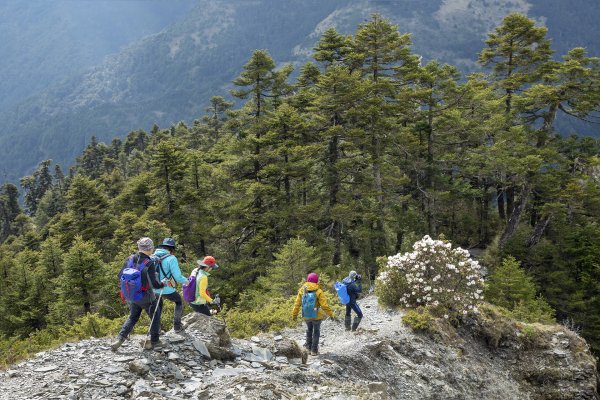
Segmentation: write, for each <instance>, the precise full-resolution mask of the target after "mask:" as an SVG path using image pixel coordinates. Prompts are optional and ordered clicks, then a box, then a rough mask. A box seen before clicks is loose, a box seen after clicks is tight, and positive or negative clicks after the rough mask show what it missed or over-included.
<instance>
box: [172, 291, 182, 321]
mask: <svg viewBox="0 0 600 400" xmlns="http://www.w3.org/2000/svg"><path fill="white" fill-rule="evenodd" d="M169 300H171V301H173V302H174V303H175V312H174V314H173V327H174V328H175V329H181V317H182V316H183V300H182V299H181V295H180V294H179V293H178V292H175V293H171V294H170V295H169Z"/></svg>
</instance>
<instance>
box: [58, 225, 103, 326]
mask: <svg viewBox="0 0 600 400" xmlns="http://www.w3.org/2000/svg"><path fill="white" fill-rule="evenodd" d="M106 278H107V277H106V276H105V272H104V265H103V263H102V260H101V258H100V254H99V253H98V251H97V250H96V248H95V246H94V245H93V243H91V242H88V241H85V240H83V238H82V237H81V236H77V237H76V238H75V241H74V242H73V245H72V246H71V248H70V249H69V251H68V252H67V253H66V254H65V255H64V264H63V273H62V274H61V275H60V279H59V280H58V286H57V288H56V294H57V297H58V301H57V302H56V305H55V306H54V308H53V311H54V313H55V317H56V318H60V319H59V320H63V321H64V320H67V321H68V320H73V319H74V318H75V317H77V316H79V315H81V314H83V313H85V314H87V313H90V312H92V310H94V309H97V308H98V307H99V305H100V303H102V301H103V299H102V298H103V296H102V293H100V288H101V287H102V286H103V285H104V281H105V280H106ZM59 316H60V317H59Z"/></svg>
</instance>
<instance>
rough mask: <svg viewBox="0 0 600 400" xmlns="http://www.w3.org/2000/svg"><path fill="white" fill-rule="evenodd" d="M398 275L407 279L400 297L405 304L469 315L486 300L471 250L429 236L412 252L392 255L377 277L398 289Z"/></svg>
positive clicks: (477, 265)
mask: <svg viewBox="0 0 600 400" xmlns="http://www.w3.org/2000/svg"><path fill="white" fill-rule="evenodd" d="M394 276H401V277H403V278H404V279H403V280H404V281H405V282H404V284H405V285H404V287H401V288H400V291H399V293H398V296H400V299H399V300H400V305H403V306H405V307H418V306H427V305H431V306H435V307H442V308H444V309H445V310H450V311H452V312H459V313H463V314H467V313H468V312H469V311H477V303H478V302H479V301H481V300H482V299H483V282H484V281H483V278H482V276H481V266H480V265H479V263H478V262H477V261H473V260H471V259H470V258H469V252H468V251H467V250H464V249H462V248H460V247H457V248H454V249H453V248H452V245H451V244H450V243H448V242H443V241H441V240H433V239H431V238H430V237H429V236H425V237H423V239H421V240H420V241H418V242H416V243H415V244H414V245H413V251H412V252H410V253H405V254H396V255H395V256H390V257H388V261H387V265H386V266H385V268H383V270H382V271H381V272H380V274H379V276H378V277H377V280H378V283H379V284H380V285H382V286H383V287H384V288H389V289H390V290H397V289H398V288H394V287H393V286H394V285H395V284H396V281H393V279H392V277H394Z"/></svg>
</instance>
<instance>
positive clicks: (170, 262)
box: [154, 238, 187, 332]
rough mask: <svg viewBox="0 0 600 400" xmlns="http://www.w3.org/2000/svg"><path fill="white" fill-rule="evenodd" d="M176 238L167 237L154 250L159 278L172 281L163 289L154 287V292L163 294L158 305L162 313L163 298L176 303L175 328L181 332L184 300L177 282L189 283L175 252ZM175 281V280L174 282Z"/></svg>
mask: <svg viewBox="0 0 600 400" xmlns="http://www.w3.org/2000/svg"><path fill="white" fill-rule="evenodd" d="M175 245H176V243H175V239H173V238H165V239H164V240H163V242H162V244H160V245H159V246H158V249H156V251H155V252H154V256H155V257H156V258H157V260H156V264H157V270H158V278H159V280H161V281H162V280H163V279H167V280H168V281H169V282H171V285H172V286H171V285H169V286H165V287H164V288H163V289H154V293H156V294H157V295H159V296H160V295H161V294H162V296H160V297H161V299H160V302H159V304H158V306H159V307H160V313H161V314H162V309H163V299H167V300H169V301H172V302H173V303H175V312H174V314H173V330H174V331H175V332H180V331H181V330H182V329H183V327H182V326H181V317H182V315H183V301H182V300H181V295H180V294H179V293H178V292H177V290H176V289H175V287H174V286H175V282H177V283H179V284H181V285H183V284H185V283H187V279H186V278H185V276H183V275H182V274H181V269H180V268H179V262H178V261H177V257H175V255H174V254H173V253H174V252H175ZM173 281H175V282H173Z"/></svg>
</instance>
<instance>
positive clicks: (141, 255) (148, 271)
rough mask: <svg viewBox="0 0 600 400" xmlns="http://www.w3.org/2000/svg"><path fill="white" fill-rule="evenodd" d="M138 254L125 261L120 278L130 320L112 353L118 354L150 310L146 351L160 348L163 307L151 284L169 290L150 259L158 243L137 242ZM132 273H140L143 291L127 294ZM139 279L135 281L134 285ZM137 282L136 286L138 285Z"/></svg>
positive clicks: (132, 280)
mask: <svg viewBox="0 0 600 400" xmlns="http://www.w3.org/2000/svg"><path fill="white" fill-rule="evenodd" d="M137 247H138V250H139V251H138V252H137V253H135V254H132V255H131V256H129V257H128V258H127V260H125V263H124V264H123V268H122V269H121V272H119V279H120V280H121V297H122V298H123V300H124V301H125V300H127V302H128V303H129V318H128V319H127V321H125V323H124V324H123V327H122V328H121V331H120V332H119V336H118V338H117V341H116V342H114V343H113V344H111V346H110V348H111V350H112V351H117V349H118V348H119V347H121V345H122V344H123V342H124V341H125V339H127V337H128V336H129V334H130V333H131V331H132V330H133V328H134V327H135V324H136V323H137V322H138V320H139V319H140V315H141V314H142V310H143V311H146V313H147V314H148V316H149V317H150V321H151V325H150V341H149V342H148V341H145V342H144V348H145V349H147V350H151V349H153V348H155V347H159V346H160V341H159V335H160V308H159V307H158V301H157V298H156V296H155V295H154V292H153V291H152V290H149V289H150V285H152V288H154V289H161V288H163V287H165V285H166V284H165V283H163V282H160V281H159V280H158V279H157V274H156V264H155V262H154V261H153V260H152V258H151V257H150V256H151V255H152V251H153V250H154V243H153V242H152V239H150V238H148V237H143V238H141V239H140V240H138V241H137ZM132 270H137V271H139V273H138V274H137V278H138V280H137V282H138V283H137V285H138V286H139V290H137V291H136V292H135V293H129V291H128V293H123V288H124V287H127V286H124V282H126V280H127V279H128V278H129V277H130V276H134V275H135V274H133V273H131V271H132ZM134 280H135V277H134V278H131V281H128V282H134ZM135 284H136V283H133V285H135Z"/></svg>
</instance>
